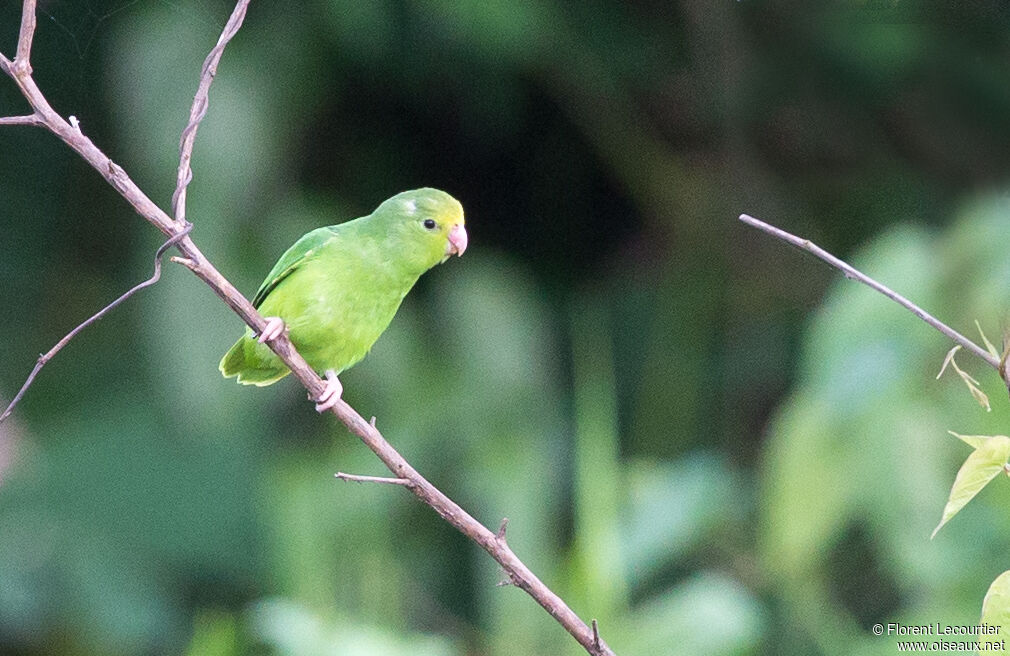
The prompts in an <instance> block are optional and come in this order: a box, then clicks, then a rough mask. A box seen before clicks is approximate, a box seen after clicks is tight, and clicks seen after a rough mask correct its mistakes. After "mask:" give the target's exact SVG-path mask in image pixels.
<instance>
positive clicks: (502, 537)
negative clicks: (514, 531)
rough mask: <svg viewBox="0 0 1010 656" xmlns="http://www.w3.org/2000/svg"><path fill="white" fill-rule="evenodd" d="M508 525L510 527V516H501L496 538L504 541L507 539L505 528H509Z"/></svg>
mask: <svg viewBox="0 0 1010 656" xmlns="http://www.w3.org/2000/svg"><path fill="white" fill-rule="evenodd" d="M508 527H509V518H508V517H502V518H501V524H499V525H498V532H497V533H495V534H494V536H495V537H496V538H498V539H499V540H501V541H502V542H504V541H505V529H507V528H508Z"/></svg>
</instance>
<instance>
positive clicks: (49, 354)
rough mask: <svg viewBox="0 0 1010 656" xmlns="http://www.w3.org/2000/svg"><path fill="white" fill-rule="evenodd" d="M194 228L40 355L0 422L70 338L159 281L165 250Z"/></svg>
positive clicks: (168, 243) (162, 248) (170, 241)
mask: <svg viewBox="0 0 1010 656" xmlns="http://www.w3.org/2000/svg"><path fill="white" fill-rule="evenodd" d="M192 229H193V224H189V225H187V226H185V227H184V228H183V230H182V232H180V233H179V234H177V235H173V236H172V237H170V238H169V239H168V241H166V242H165V243H164V244H162V245H161V246H160V247H158V250H157V251H156V252H155V254H154V273H153V274H152V275H151V277H150V278H148V279H147V280H145V281H144V282H141V283H138V284H137V285H134V286H133V287H131V288H130V289H129V290H128V291H127V292H126V293H124V294H123V295H122V296H120V297H119V298H117V299H116V300H114V301H112V302H111V303H109V304H108V305H106V306H105V307H103V308H102V309H101V310H99V311H98V312H96V313H95V314H93V315H91V317H89V318H88V319H86V320H85V321H84V322H83V323H81V324H79V325H78V326H77V327H76V328H74V329H73V330H71V331H70V332H69V333H67V334H66V336H64V338H63V339H61V340H60V341H58V342H56V346H54V347H52V348H51V349H49V350H48V351H46V352H45V353H43V354H42V355H40V356H39V359H38V360H37V361H36V362H35V368H34V369H32V372H31V373H30V374H28V378H27V379H26V380H25V383H24V385H22V386H21V389H20V390H18V393H17V394H16V395H14V399H13V400H12V401H11V402H10V405H8V406H7V409H6V410H4V411H3V414H0V423H3V421H4V419H6V418H7V417H9V416H10V414H11V413H12V412H13V411H14V406H16V405H17V404H18V402H19V401H20V400H21V397H23V396H24V395H25V392H27V391H28V388H29V387H31V386H32V383H33V382H35V377H36V376H38V375H39V372H40V371H42V367H44V366H46V363H47V362H49V361H50V360H52V359H53V358H54V357H56V354H57V353H59V352H60V351H61V350H63V347H64V346H66V345H67V344H69V343H70V340H72V339H73V338H74V337H77V334H78V333H79V332H81V331H82V330H84V329H85V328H87V327H88V326H90V325H91V324H93V323H95V322H96V321H98V320H99V319H101V318H102V317H104V316H105V315H106V314H108V313H109V312H110V311H111V310H112V309H113V308H115V307H116V306H118V305H119V304H120V303H122V302H123V301H125V300H126V299H128V298H130V297H131V296H133V295H134V294H136V293H137V292H139V291H140V290H141V289H144V288H145V287H150V286H151V285H153V284H154V283H156V282H158V280H159V279H160V278H161V256H162V255H164V254H165V251H167V250H168V249H169V248H171V247H172V246H174V245H176V244H177V243H179V240H181V239H182V238H183V237H185V236H186V235H188V234H189V232H190V230H192Z"/></svg>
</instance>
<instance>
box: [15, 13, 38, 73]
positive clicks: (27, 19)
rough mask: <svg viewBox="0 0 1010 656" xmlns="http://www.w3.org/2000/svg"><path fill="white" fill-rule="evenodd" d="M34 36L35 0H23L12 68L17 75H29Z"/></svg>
mask: <svg viewBox="0 0 1010 656" xmlns="http://www.w3.org/2000/svg"><path fill="white" fill-rule="evenodd" d="M34 37H35V0H24V4H23V5H22V6H21V30H20V31H19V32H18V49H17V54H16V55H15V56H14V69H15V70H16V72H17V74H18V75H31V73H32V65H31V60H30V58H31V54H32V39H33V38H34Z"/></svg>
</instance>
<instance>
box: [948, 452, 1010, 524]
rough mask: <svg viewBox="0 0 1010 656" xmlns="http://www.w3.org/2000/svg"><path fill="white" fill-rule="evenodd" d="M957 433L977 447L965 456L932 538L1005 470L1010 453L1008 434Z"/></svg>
mask: <svg viewBox="0 0 1010 656" xmlns="http://www.w3.org/2000/svg"><path fill="white" fill-rule="evenodd" d="M954 436H955V437H957V438H959V439H961V440H963V441H964V442H966V443H968V444H971V445H972V446H974V447H975V451H974V452H973V453H972V454H971V455H970V456H968V457H967V458H966V459H965V461H964V464H963V465H961V469H960V470H959V471H958V472H957V478H955V479H954V485H953V487H951V489H950V499H948V500H947V506H946V507H945V508H944V509H943V518H942V519H941V520H940V523H939V524H937V526H936V528H935V529H933V534H932V535H931V536H930V539H932V538H933V537H935V536H936V533H937V531H939V530H940V528H941V527H943V525H944V524H946V523H947V522H948V521H950V518H951V517H953V516H954V515H956V514H957V513H958V511H960V510H961V509H962V508H964V506H965V505H966V504H967V503H968V502H969V501H971V500H972V498H973V497H974V496H975V495H976V494H978V493H979V490H981V489H982V488H984V487H985V486H986V484H987V483H988V482H989V481H991V480H992V479H994V478H996V475H997V474H999V473H1000V472H1001V471H1003V465H1005V464H1006V462H1007V458H1008V457H1010V437H1006V436H1005V435H996V436H993V437H985V436H981V435H972V436H967V435H958V434H957V433H954Z"/></svg>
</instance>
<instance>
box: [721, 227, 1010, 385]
mask: <svg viewBox="0 0 1010 656" xmlns="http://www.w3.org/2000/svg"><path fill="white" fill-rule="evenodd" d="M740 220H741V221H743V222H744V223H746V224H747V225H750V226H753V227H755V228H757V229H758V230H761V231H763V232H766V233H768V234H769V235H771V236H773V237H775V238H777V239H781V240H782V241H784V242H786V243H788V244H791V245H793V246H795V247H796V248H799V249H800V250H804V251H806V252H808V253H810V254H812V255H814V256H816V257H819V258H820V259H822V260H824V261H825V262H827V263H828V264H830V265H831V266H833V267H835V268H836V269H838V270H839V271H841V272H842V273H843V274H845V277H846V278H851V279H853V280H858V281H859V282H861V283H863V284H864V285H867V286H868V287H870V288H872V289H875V290H876V291H878V292H880V293H881V294H883V295H884V296H886V297H887V298H889V299H891V300H892V301H894V302H895V303H897V304H898V305H901V306H902V307H904V308H905V309H907V310H909V311H911V312H912V314H914V315H915V316H917V317H919V318H920V319H922V320H923V321H925V322H926V323H928V324H929V325H930V326H932V327H933V328H936V329H937V330H939V331H940V332H941V333H943V334H944V335H946V336H947V337H949V338H950V339H951V340H953V341H954V342H955V343H957V344H960V345H961V346H963V347H964V348H966V349H968V350H969V351H971V352H972V353H973V354H974V355H976V356H978V357H979V358H980V359H981V360H982V361H984V362H985V363H986V364H988V365H989V366H990V367H992V368H993V369H996V370H997V371H999V358H996V357H994V356H993V355H992V354H990V353H989V352H988V351H986V350H985V349H984V348H982V347H981V346H979V345H978V344H976V343H975V342H973V341H971V340H970V339H968V338H967V337H965V336H964V335H962V334H961V333H959V332H957V331H956V330H954V329H953V328H951V327H950V326H948V325H947V324H945V323H943V322H942V321H940V320H939V319H937V318H936V317H934V316H933V315H931V314H930V313H928V312H926V311H925V310H923V309H922V308H921V307H919V306H918V305H916V304H915V303H913V302H912V301H910V300H908V299H907V298H905V297H904V296H902V295H901V294H899V293H897V292H895V291H893V290H892V289H891V288H889V287H887V286H885V285H882V284H880V283H879V282H877V281H876V280H874V279H873V278H871V277H869V276H868V275H866V274H865V273H862V272H861V271H859V270H857V269H854V268H853V267H852V266H850V265H848V264H846V263H845V262H843V261H842V260H840V259H838V258H837V257H835V256H834V255H832V254H831V253H829V252H827V251H826V250H824V249H823V248H821V247H820V246H817V245H816V244H814V243H813V242H811V241H810V240H809V239H803V238H802V237H797V236H796V235H794V234H791V233H788V232H786V231H785V230H781V229H779V228H776V227H775V226H773V225H769V224H767V223H765V222H764V221H761V220H760V219H755V218H754V217H752V216H748V215H747V214H741V215H740Z"/></svg>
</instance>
